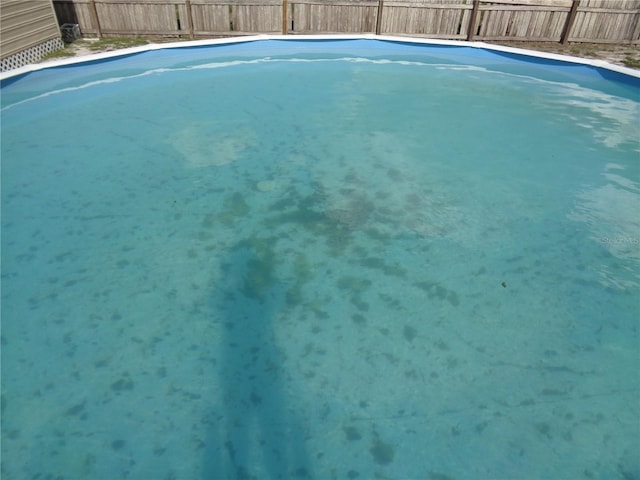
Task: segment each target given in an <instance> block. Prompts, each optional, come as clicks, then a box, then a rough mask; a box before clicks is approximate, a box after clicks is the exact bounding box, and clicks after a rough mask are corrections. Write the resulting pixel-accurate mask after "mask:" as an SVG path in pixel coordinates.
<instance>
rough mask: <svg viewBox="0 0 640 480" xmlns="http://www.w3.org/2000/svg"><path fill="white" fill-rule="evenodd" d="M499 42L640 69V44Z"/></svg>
mask: <svg viewBox="0 0 640 480" xmlns="http://www.w3.org/2000/svg"><path fill="white" fill-rule="evenodd" d="M175 41H176V39H175V38H168V39H160V40H158V39H157V38H154V39H144V38H112V39H110V38H104V39H101V40H98V39H97V38H95V39H91V38H85V39H82V40H76V41H75V42H73V43H71V44H68V45H67V46H66V48H65V49H64V50H62V51H60V53H59V54H58V55H51V56H49V57H48V58H46V59H45V60H44V61H47V60H54V59H59V58H62V57H72V56H80V55H89V54H92V53H98V52H104V51H110V50H116V49H119V48H126V47H131V46H136V45H144V44H146V43H151V42H156V43H161V42H175ZM486 43H492V44H496V45H506V46H509V47H515V48H524V49H529V50H538V51H542V52H551V53H558V54H561V55H570V56H573V57H583V58H592V59H598V60H604V61H606V62H609V63H613V64H615V65H623V66H626V67H630V68H635V69H638V70H640V46H639V45H630V44H595V43H569V44H567V45H561V44H560V43H555V42H486Z"/></svg>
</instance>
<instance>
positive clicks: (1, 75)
mask: <svg viewBox="0 0 640 480" xmlns="http://www.w3.org/2000/svg"><path fill="white" fill-rule="evenodd" d="M261 40H293V41H295V40H382V41H389V42H396V43H414V44H422V45H446V46H456V47H471V48H479V49H483V50H489V51H496V52H502V53H510V54H515V55H522V56H528V57H534V58H542V59H547V60H555V61H559V62H564V63H568V64H577V65H584V66H588V67H594V68H602V69H605V70H609V71H613V72H616V73H620V74H623V75H628V76H630V77H635V78H639V79H640V70H635V69H633V68H629V67H624V66H621V65H615V64H613V63H609V62H606V61H604V60H597V59H589V58H582V57H573V56H570V55H563V54H558V53H550V52H541V51H538V50H529V49H525V48H518V47H509V46H505V45H495V44H490V43H485V42H475V41H471V42H468V41H464V40H442V39H432V38H418V37H411V36H395V35H375V34H372V33H369V34H329V35H274V34H260V35H249V36H243V37H230V38H215V39H206V40H191V41H181V42H168V43H149V44H146V45H140V46H137V47H130V48H124V49H120V50H111V51H108V52H100V53H95V54H90V55H82V56H77V57H71V58H64V59H60V60H53V61H49V62H44V63H34V64H29V65H25V66H23V67H19V68H16V69H14V70H9V71H6V72H0V81H4V80H7V79H10V78H13V77H17V76H21V75H25V74H28V73H32V72H37V71H39V70H45V69H48V68H55V67H65V66H70V65H75V64H81V63H86V62H95V61H100V60H107V59H110V58H116V57H122V56H127V55H133V54H138V53H144V52H148V51H154V50H164V49H174V48H189V47H204V46H210V45H225V44H234V43H249V42H255V41H261Z"/></svg>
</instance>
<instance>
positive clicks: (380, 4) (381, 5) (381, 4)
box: [376, 0, 384, 35]
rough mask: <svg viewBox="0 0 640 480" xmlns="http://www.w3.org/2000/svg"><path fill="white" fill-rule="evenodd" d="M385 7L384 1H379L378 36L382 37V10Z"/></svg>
mask: <svg viewBox="0 0 640 480" xmlns="http://www.w3.org/2000/svg"><path fill="white" fill-rule="evenodd" d="M383 7H384V0H378V16H377V17H376V35H380V29H381V28H382V8H383Z"/></svg>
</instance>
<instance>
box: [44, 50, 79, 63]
mask: <svg viewBox="0 0 640 480" xmlns="http://www.w3.org/2000/svg"><path fill="white" fill-rule="evenodd" d="M74 55H75V53H73V51H71V50H69V49H67V48H66V47H65V48H63V49H60V50H56V51H55V52H49V53H47V54H46V55H45V56H44V57H42V58H41V59H40V61H45V60H55V59H56V58H67V57H73V56H74Z"/></svg>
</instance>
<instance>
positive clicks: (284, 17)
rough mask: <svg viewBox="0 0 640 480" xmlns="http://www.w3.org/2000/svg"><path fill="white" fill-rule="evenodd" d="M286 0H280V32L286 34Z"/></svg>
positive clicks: (287, 29)
mask: <svg viewBox="0 0 640 480" xmlns="http://www.w3.org/2000/svg"><path fill="white" fill-rule="evenodd" d="M287 7H288V4H287V0H282V34H283V35H286V34H287V33H289V27H288V26H287V20H288V15H287Z"/></svg>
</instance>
